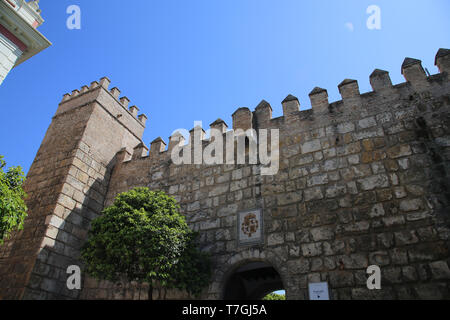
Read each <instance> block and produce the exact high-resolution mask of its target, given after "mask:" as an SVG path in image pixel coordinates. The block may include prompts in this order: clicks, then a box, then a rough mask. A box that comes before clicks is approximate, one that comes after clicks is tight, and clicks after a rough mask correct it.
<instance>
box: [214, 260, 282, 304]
mask: <svg viewBox="0 0 450 320" xmlns="http://www.w3.org/2000/svg"><path fill="white" fill-rule="evenodd" d="M283 289H284V285H283V281H282V280H281V277H280V275H279V273H278V272H277V271H276V270H275V268H274V267H272V266H271V265H270V264H268V263H266V262H261V261H253V262H248V263H246V264H244V265H242V266H239V267H237V268H234V269H233V270H232V271H231V272H230V274H229V275H228V276H227V277H226V279H225V286H224V291H223V296H222V298H223V299H224V300H259V299H262V298H263V297H264V296H266V295H267V294H268V293H270V292H273V291H276V290H283Z"/></svg>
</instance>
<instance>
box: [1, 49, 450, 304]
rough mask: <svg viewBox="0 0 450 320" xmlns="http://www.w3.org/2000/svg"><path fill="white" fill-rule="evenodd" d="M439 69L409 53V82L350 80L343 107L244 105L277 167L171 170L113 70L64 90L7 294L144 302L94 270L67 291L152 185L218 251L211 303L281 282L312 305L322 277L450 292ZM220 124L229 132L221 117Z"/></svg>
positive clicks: (383, 293)
mask: <svg viewBox="0 0 450 320" xmlns="http://www.w3.org/2000/svg"><path fill="white" fill-rule="evenodd" d="M435 63H436V65H437V67H438V68H439V71H440V73H439V74H436V75H432V76H427V75H426V73H425V72H424V69H423V68H422V65H421V62H420V61H419V60H415V59H410V58H407V59H405V61H404V63H403V65H402V68H401V71H402V74H403V75H404V77H405V79H406V82H405V83H401V84H398V85H392V83H391V80H390V78H389V74H388V72H386V71H382V70H378V69H377V70H375V71H374V72H373V73H372V74H371V76H370V83H371V85H372V88H373V91H372V92H368V93H365V94H360V92H359V88H358V83H357V82H356V81H355V80H344V81H343V82H342V83H341V84H340V85H339V91H340V93H341V95H342V100H341V101H337V102H333V103H329V101H328V95H327V91H326V90H325V89H321V88H315V89H314V90H313V91H312V92H311V93H310V98H311V105H312V109H310V110H305V111H300V110H299V107H300V104H299V101H298V100H297V99H296V98H295V97H293V96H291V95H289V96H288V97H287V98H286V99H285V100H284V101H283V103H282V105H283V113H284V115H283V116H282V117H279V118H275V119H273V118H272V108H271V106H270V105H269V103H267V102H265V101H262V102H261V103H260V104H259V105H258V106H257V107H256V109H255V111H253V112H252V111H250V110H249V109H247V108H240V109H238V110H237V111H236V112H235V113H234V115H233V129H238V128H243V129H248V128H255V129H261V128H269V129H270V128H277V129H279V130H280V169H279V172H278V173H277V174H276V175H274V176H262V175H261V174H260V169H261V167H260V165H210V166H206V165H181V166H177V165H174V164H173V163H172V162H171V158H170V150H171V148H173V145H174V141H173V140H174V139H171V141H170V142H169V146H168V150H166V144H165V143H164V141H163V140H162V139H160V138H158V139H156V140H155V141H153V142H152V143H151V146H150V152H149V150H148V148H147V147H146V146H145V144H144V143H143V142H142V140H141V139H142V134H143V131H144V126H145V122H146V119H147V118H146V117H145V115H140V116H138V108H137V107H135V106H132V107H128V104H129V100H128V99H127V98H126V97H122V98H119V96H120V91H119V90H118V89H117V88H113V89H111V90H110V89H109V85H110V81H109V80H108V79H107V78H103V79H101V81H100V83H97V82H94V83H92V85H91V86H90V87H87V86H84V87H83V88H82V89H81V91H78V90H75V91H73V92H72V94H70V95H69V94H67V95H65V96H64V98H63V100H62V102H61V103H60V105H59V107H58V110H57V111H56V114H55V116H54V118H53V121H52V123H51V125H50V127H49V129H48V131H47V134H46V136H45V138H44V141H43V143H42V145H41V147H40V149H39V151H38V154H37V156H36V159H35V161H34V163H33V165H32V167H31V169H30V171H29V173H28V178H27V182H26V192H27V193H28V195H29V198H28V200H27V204H28V207H29V217H28V218H27V220H26V225H25V228H24V230H23V231H21V232H18V233H15V234H14V235H13V236H12V238H11V239H10V240H9V241H7V242H6V244H5V245H4V246H2V247H0V296H1V297H2V298H4V299H55V298H58V299H59V298H62V299H70V298H73V299H146V298H147V296H146V295H147V290H146V288H140V287H139V286H137V285H136V284H134V283H131V284H122V285H114V284H111V283H107V282H104V281H100V282H99V281H96V280H93V279H90V278H89V277H85V276H84V277H83V280H84V281H83V288H82V290H80V291H77V290H74V291H70V290H68V289H67V287H66V279H67V274H66V269H67V267H68V266H69V265H73V264H80V262H79V253H80V246H82V244H83V243H84V241H85V240H86V236H87V232H88V230H89V226H90V221H91V220H92V219H93V218H95V217H96V216H97V215H98V214H100V212H101V210H102V209H103V208H104V207H105V205H108V204H110V203H111V201H112V199H113V198H114V196H115V195H117V194H118V193H120V192H123V191H127V190H129V189H130V188H133V187H137V186H148V187H150V188H151V189H161V190H164V191H166V192H168V193H170V194H171V195H173V196H174V197H175V198H176V199H177V200H178V201H179V202H180V204H181V209H182V212H183V213H184V214H185V215H186V216H187V218H188V221H189V223H190V225H191V226H192V227H193V228H194V229H196V230H199V231H200V233H201V244H202V247H203V248H204V250H207V251H209V252H211V253H212V257H213V261H214V270H213V279H212V282H211V284H210V286H209V288H207V289H206V290H205V292H204V296H203V298H209V299H222V298H235V299H245V298H255V299H256V298H260V297H261V296H262V295H263V294H265V293H268V292H270V291H271V290H275V289H285V290H286V294H287V298H288V299H308V298H309V296H308V283H313V282H325V281H326V282H328V284H329V289H330V297H331V298H332V299H372V298H379V299H405V298H408V299H409V298H411V299H427V298H435V299H448V298H450V269H449V262H450V256H449V237H450V212H449V210H450V208H449V204H450V189H449V187H450V186H449V184H450V179H449V178H450V177H449V170H450V162H449V161H450V128H449V125H450V112H449V110H450V109H449V108H450V84H449V72H450V50H447V49H440V50H439V52H438V53H437V56H436V60H435ZM211 126H212V127H215V128H220V129H221V130H222V131H223V132H224V134H225V132H226V131H227V126H226V124H225V123H224V122H223V121H220V120H219V121H216V122H214V123H213V124H212V125H211ZM194 139H204V137H202V135H192V136H191V141H190V142H189V143H194V141H193V140H194ZM201 143H205V144H206V143H207V141H203V142H201ZM249 212H250V213H249ZM242 219H244V220H242ZM242 221H244V222H242ZM244 227H245V228H244ZM256 231H257V232H258V233H255V232H256ZM241 233H244V234H246V235H248V234H253V233H255V236H256V234H257V237H258V241H250V242H245V241H241V240H242V239H241V236H242V235H241ZM369 265H378V266H380V268H381V271H382V289H381V290H368V289H367V287H366V279H367V274H366V268H367V267H368V266H369ZM172 297H181V295H176V294H175V293H173V295H172Z"/></svg>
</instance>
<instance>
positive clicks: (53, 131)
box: [0, 78, 147, 299]
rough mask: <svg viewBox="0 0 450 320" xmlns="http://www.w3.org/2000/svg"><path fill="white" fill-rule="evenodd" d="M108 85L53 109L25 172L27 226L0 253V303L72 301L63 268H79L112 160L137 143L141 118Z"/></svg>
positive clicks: (78, 94) (69, 97)
mask: <svg viewBox="0 0 450 320" xmlns="http://www.w3.org/2000/svg"><path fill="white" fill-rule="evenodd" d="M109 84H110V80H109V79H107V78H103V79H101V80H100V83H98V82H93V83H92V84H91V86H90V87H88V86H84V87H83V88H82V89H81V91H79V90H74V91H73V92H72V94H66V95H64V98H63V100H62V101H61V103H60V104H59V107H58V109H57V111H56V114H55V116H54V117H53V121H52V123H51V125H50V127H49V128H48V131H47V133H46V135H45V138H44V140H43V142H42V145H41V147H40V148H39V151H38V153H37V155H36V158H35V160H34V162H33V164H32V166H31V168H30V171H29V172H28V176H27V181H26V184H25V191H26V192H27V194H28V199H27V205H28V208H29V216H28V218H27V219H26V222H25V228H24V230H23V231H21V232H19V233H16V234H14V235H13V236H12V238H11V240H10V241H8V242H6V245H4V246H2V247H1V248H0V250H1V251H0V296H1V297H3V298H11V299H21V298H24V299H37V298H40V299H52V298H57V297H58V298H77V296H78V292H77V291H72V292H70V291H67V290H66V283H65V282H66V278H67V276H66V268H67V266H68V265H71V264H79V262H78V257H79V253H80V251H79V250H80V246H81V245H82V244H83V242H84V240H85V239H86V235H87V231H88V228H89V225H90V221H91V220H92V219H93V218H95V217H96V216H97V215H98V214H99V213H100V211H101V210H102V209H103V203H104V200H105V195H106V192H107V188H108V183H109V178H110V175H111V168H112V167H113V165H114V161H115V155H116V154H117V153H118V152H119V151H120V150H121V149H123V148H126V149H128V150H132V149H133V148H134V147H135V146H136V145H138V144H139V143H140V142H141V138H142V134H143V132H144V128H145V121H146V119H147V118H146V116H145V115H139V116H138V108H137V107H136V106H132V107H128V103H129V100H128V98H126V97H122V98H120V99H119V95H120V91H119V89H117V88H113V89H111V90H109V89H108V87H109ZM122 160H123V159H121V161H122ZM6 257H7V259H5V258H6Z"/></svg>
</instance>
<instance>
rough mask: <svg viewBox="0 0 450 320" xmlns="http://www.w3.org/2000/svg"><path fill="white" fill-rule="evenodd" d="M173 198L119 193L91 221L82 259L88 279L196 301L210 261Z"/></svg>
mask: <svg viewBox="0 0 450 320" xmlns="http://www.w3.org/2000/svg"><path fill="white" fill-rule="evenodd" d="M179 208H180V207H179V205H178V203H177V202H176V200H175V199H174V198H173V197H170V196H168V195H167V194H165V193H164V192H162V191H150V190H149V189H148V188H135V189H132V190H130V191H128V192H124V193H121V194H119V195H118V196H117V197H116V198H115V200H114V203H113V205H111V206H110V207H108V208H106V209H105V210H103V214H102V215H101V216H99V217H98V218H96V219H94V220H93V221H92V228H91V230H90V232H89V239H88V241H87V243H86V244H85V246H84V247H83V249H82V260H83V262H84V263H85V267H86V271H87V273H88V274H89V275H91V276H93V277H94V278H97V279H103V280H109V281H112V282H119V281H121V280H122V279H124V278H125V279H126V281H130V282H131V281H136V282H138V283H141V284H144V283H145V284H148V285H149V299H151V298H152V293H153V289H158V290H159V291H160V296H161V290H162V289H166V290H167V289H179V290H185V291H186V292H188V293H189V294H192V295H194V296H198V295H199V294H200V292H201V291H202V289H203V288H204V287H205V286H206V285H207V284H208V283H209V279H210V275H211V271H210V269H211V265H210V261H209V256H208V254H206V253H203V252H201V251H200V250H199V249H198V247H197V236H198V235H197V233H195V232H193V231H192V230H191V229H190V228H189V226H188V225H187V223H186V219H185V217H184V216H183V215H182V214H181V213H180V212H179Z"/></svg>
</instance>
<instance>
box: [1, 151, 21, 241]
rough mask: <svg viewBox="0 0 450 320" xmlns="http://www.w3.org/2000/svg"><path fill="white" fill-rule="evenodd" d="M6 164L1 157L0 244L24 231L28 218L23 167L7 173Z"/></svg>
mask: <svg viewBox="0 0 450 320" xmlns="http://www.w3.org/2000/svg"><path fill="white" fill-rule="evenodd" d="M5 167H6V162H5V161H4V160H3V156H0V244H3V242H4V240H5V239H6V238H8V236H9V235H10V233H11V231H13V230H21V229H23V223H24V220H25V218H26V216H27V206H26V205H25V201H24V199H25V197H26V194H25V192H24V191H23V183H24V181H25V175H24V173H23V171H22V168H21V167H11V168H9V169H8V170H7V171H6V172H5V171H4V168H5Z"/></svg>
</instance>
